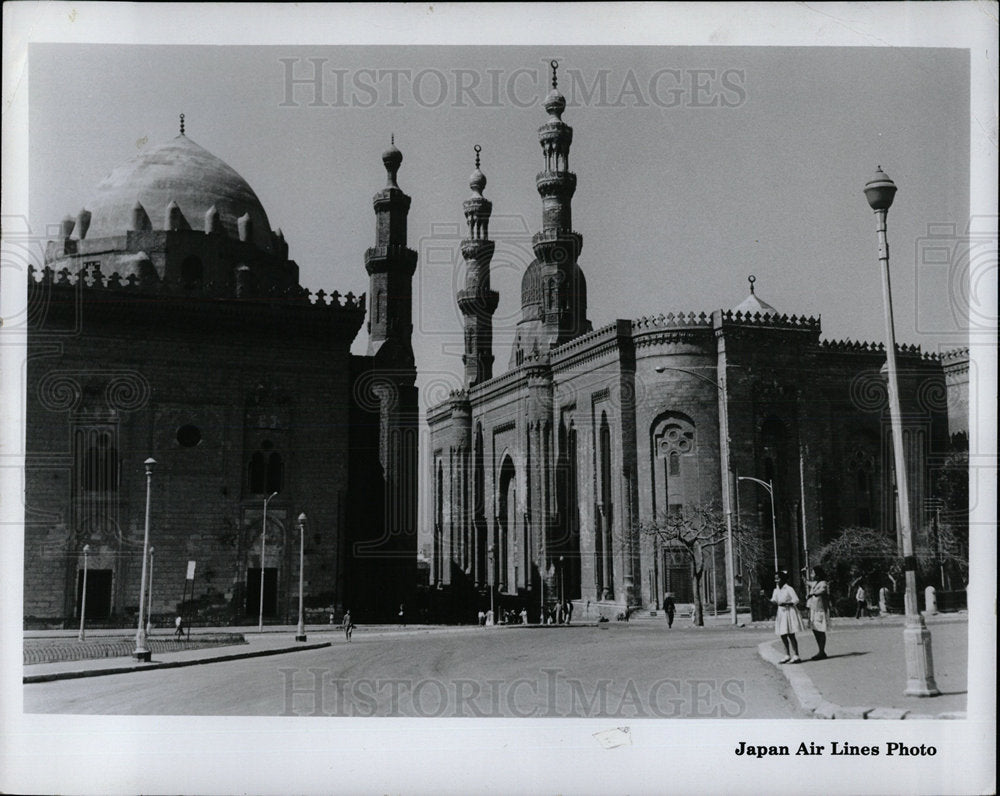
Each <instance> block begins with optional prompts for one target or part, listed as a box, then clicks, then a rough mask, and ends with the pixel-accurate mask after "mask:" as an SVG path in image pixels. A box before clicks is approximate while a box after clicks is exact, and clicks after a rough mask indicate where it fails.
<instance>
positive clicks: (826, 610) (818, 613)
mask: <svg viewBox="0 0 1000 796" xmlns="http://www.w3.org/2000/svg"><path fill="white" fill-rule="evenodd" d="M806 607H807V608H808V609H809V621H810V622H811V623H812V631H813V636H815V638H816V646H817V647H819V652H817V653H816V654H815V655H813V656H812V659H813V660H814V661H821V660H823V659H824V658H825V657H826V633H827V627H828V626H829V623H830V585H829V584H828V583H827V582H826V572H824V571H823V567H813V579H812V583H811V584H810V585H809V596H808V598H807V599H806Z"/></svg>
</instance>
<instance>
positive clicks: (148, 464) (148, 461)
mask: <svg viewBox="0 0 1000 796" xmlns="http://www.w3.org/2000/svg"><path fill="white" fill-rule="evenodd" d="M143 464H144V465H145V466H146V475H150V474H151V473H152V472H153V467H154V466H155V465H156V459H154V458H153V457H152V456H150V457H149V458H148V459H146V461H144V462H143Z"/></svg>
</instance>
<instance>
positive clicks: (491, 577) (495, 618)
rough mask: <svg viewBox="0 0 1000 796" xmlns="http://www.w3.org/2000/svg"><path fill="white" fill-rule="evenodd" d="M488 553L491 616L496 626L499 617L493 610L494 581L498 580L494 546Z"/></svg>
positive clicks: (491, 546) (487, 550)
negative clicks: (494, 560)
mask: <svg viewBox="0 0 1000 796" xmlns="http://www.w3.org/2000/svg"><path fill="white" fill-rule="evenodd" d="M486 552H488V553H489V555H490V578H489V580H490V616H491V617H492V618H493V624H496V621H497V615H496V611H494V610H493V592H494V591H495V585H494V580H495V578H496V572H495V569H496V567H495V565H494V562H493V545H490V546H489V547H488V548H486Z"/></svg>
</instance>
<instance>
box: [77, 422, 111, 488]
mask: <svg viewBox="0 0 1000 796" xmlns="http://www.w3.org/2000/svg"><path fill="white" fill-rule="evenodd" d="M76 449H77V454H76V455H77V471H78V476H77V478H78V480H77V483H78V484H79V488H80V489H81V490H82V491H84V492H105V493H108V492H117V491H118V449H117V448H115V446H114V438H113V432H112V431H110V430H104V429H80V430H78V431H77V439H76Z"/></svg>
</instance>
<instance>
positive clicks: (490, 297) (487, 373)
mask: <svg viewBox="0 0 1000 796" xmlns="http://www.w3.org/2000/svg"><path fill="white" fill-rule="evenodd" d="M475 150H476V170H475V171H474V172H472V176H471V177H469V187H470V188H471V189H472V196H470V197H469V198H468V199H466V200H465V202H464V203H463V204H462V208H463V209H464V211H465V220H466V222H468V225H469V237H468V238H466V239H465V240H463V241H462V257H464V258H465V268H466V277H465V288H464V289H462V290H459V291H458V308H459V309H460V310H461V311H462V316H463V318H464V320H465V354H463V356H462V363H463V364H464V365H465V386H466V387H474V386H475V385H477V384H479V383H481V382H484V381H489V380H490V379H492V378H493V313H494V312H496V309H497V303H498V302H499V300H500V294H499V293H497V292H496V291H495V290H492V289H490V261H491V260H492V259H493V250H494V248H495V244H494V243H493V241H491V240H490V239H489V238H490V214H491V213H492V212H493V203H492V202H491V201H489V200H488V199H486V198H485V197H484V196H483V188H485V187H486V175H485V174H483V173H482V172H481V171H480V170H479V153H480V151H481V147H480V146H479V144H476V147H475Z"/></svg>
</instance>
